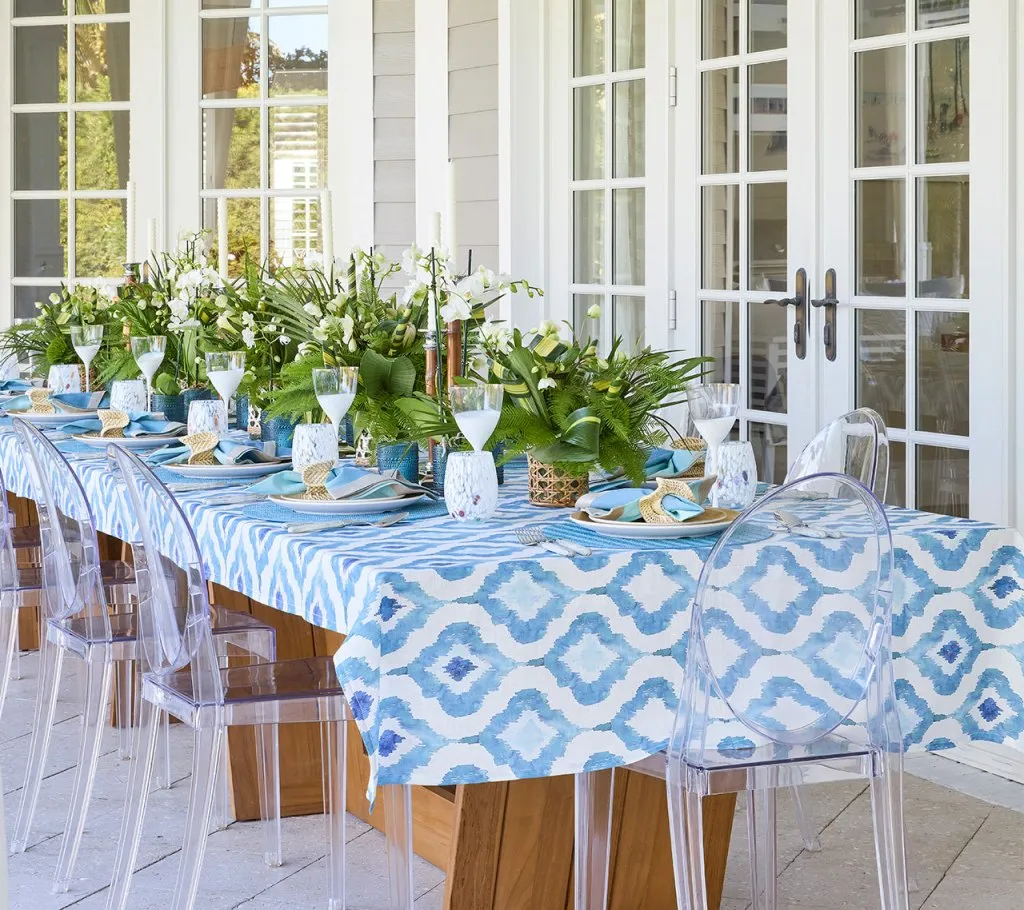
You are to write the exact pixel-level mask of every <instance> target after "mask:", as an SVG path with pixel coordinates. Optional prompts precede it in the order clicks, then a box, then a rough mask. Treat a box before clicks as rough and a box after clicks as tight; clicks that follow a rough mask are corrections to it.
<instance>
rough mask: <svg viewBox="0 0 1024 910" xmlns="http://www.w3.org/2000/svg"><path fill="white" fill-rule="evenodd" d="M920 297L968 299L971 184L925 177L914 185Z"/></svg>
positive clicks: (951, 178) (958, 180)
mask: <svg viewBox="0 0 1024 910" xmlns="http://www.w3.org/2000/svg"><path fill="white" fill-rule="evenodd" d="M917 219H918V234H919V236H920V237H921V238H922V240H923V242H922V243H921V244H920V246H919V250H918V257H919V258H918V263H917V276H918V281H917V294H918V296H919V297H946V298H953V299H960V298H967V297H970V291H971V289H970V277H971V181H970V178H969V177H924V178H921V179H920V180H918V182H917Z"/></svg>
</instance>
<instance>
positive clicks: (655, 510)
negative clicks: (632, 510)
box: [640, 477, 697, 525]
mask: <svg viewBox="0 0 1024 910" xmlns="http://www.w3.org/2000/svg"><path fill="white" fill-rule="evenodd" d="M666 496H678V497H679V498H680V499H686V500H689V501H690V502H696V501H697V500H696V498H695V497H694V495H693V490H691V489H690V485H689V483H687V482H686V481H685V480H672V479H671V478H666V477H659V478H658V486H657V488H656V489H655V491H654V492H653V493H651V495H650V496H645V497H644V498H643V499H641V500H640V517H641V518H643V520H644V521H645V522H647V524H651V525H671V524H676V523H677V521H678V520H677V519H675V518H673V517H672V516H671V515H669V514H668V512H666V511H665V509H664V508H663V507H662V504H661V502H662V500H663V499H664V498H665V497H666Z"/></svg>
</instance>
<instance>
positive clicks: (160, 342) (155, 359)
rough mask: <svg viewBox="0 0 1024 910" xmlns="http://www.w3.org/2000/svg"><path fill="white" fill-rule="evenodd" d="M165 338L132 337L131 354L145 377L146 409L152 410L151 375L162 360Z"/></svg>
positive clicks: (156, 336)
mask: <svg viewBox="0 0 1024 910" xmlns="http://www.w3.org/2000/svg"><path fill="white" fill-rule="evenodd" d="M166 351H167V339H166V338H165V337H164V336H163V335H142V336H140V337H138V338H132V356H133V357H134V358H135V362H136V363H137V364H138V365H139V369H140V370H141V371H142V375H143V376H145V377H146V409H147V410H148V411H150V412H152V410H153V377H154V376H156V371H157V370H159V369H160V364H162V363H163V362H164V354H165V353H166Z"/></svg>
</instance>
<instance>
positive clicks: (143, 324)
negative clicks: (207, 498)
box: [101, 232, 227, 411]
mask: <svg viewBox="0 0 1024 910" xmlns="http://www.w3.org/2000/svg"><path fill="white" fill-rule="evenodd" d="M205 244H206V234H205V232H200V233H195V234H187V235H185V236H184V237H183V238H182V240H181V243H180V245H179V248H178V249H177V250H176V251H175V252H173V253H162V254H160V255H159V256H157V257H156V261H155V262H153V263H152V269H151V274H150V279H149V281H146V282H136V283H130V284H126V285H125V286H124V287H123V288H122V289H121V294H120V296H119V298H118V301H117V305H116V307H115V308H114V313H115V315H116V318H117V319H119V320H120V321H121V322H122V323H123V325H124V334H125V335H126V336H127V337H128V338H131V337H136V338H137V337H142V336H145V335H163V336H165V337H166V338H167V349H166V353H165V356H164V361H163V363H162V364H161V365H160V369H159V370H158V371H157V374H156V376H155V377H154V379H153V388H154V390H155V391H156V392H157V393H158V394H160V395H161V396H164V399H165V400H164V401H163V404H164V405H166V406H172V404H173V406H175V407H177V404H179V403H180V402H175V403H172V402H170V401H167V400H166V399H171V398H178V396H181V395H182V394H183V393H187V394H186V395H185V398H196V397H203V396H204V393H205V395H207V396H208V394H209V393H208V392H205V390H203V389H202V384H203V380H204V377H205V372H206V370H205V362H204V356H203V355H204V353H205V351H206V350H207V348H208V346H209V344H210V341H211V339H212V338H213V336H214V334H215V332H216V330H217V321H218V318H219V317H220V315H221V313H222V311H223V310H224V308H225V307H226V305H227V294H226V290H225V286H224V281H223V280H222V279H221V277H220V275H218V274H217V271H216V270H215V269H213V268H211V267H210V265H209V260H208V259H207V256H206V249H205ZM136 375H138V367H137V365H136V364H135V359H134V357H133V356H132V353H131V346H130V343H127V344H125V345H124V347H123V348H121V349H120V350H118V351H117V353H116V354H114V355H112V356H111V357H110V359H109V360H108V362H107V364H106V365H105V367H104V370H103V372H102V374H101V378H103V379H105V380H107V381H109V380H112V379H125V378H129V377H133V376H136ZM181 406H182V408H184V409H185V410H186V411H187V402H185V403H181Z"/></svg>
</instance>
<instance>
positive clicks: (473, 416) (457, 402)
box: [448, 384, 505, 452]
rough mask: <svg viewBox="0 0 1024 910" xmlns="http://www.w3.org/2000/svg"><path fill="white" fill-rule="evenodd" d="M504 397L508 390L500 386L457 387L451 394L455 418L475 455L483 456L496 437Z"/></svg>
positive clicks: (449, 392) (449, 394) (450, 390)
mask: <svg viewBox="0 0 1024 910" xmlns="http://www.w3.org/2000/svg"><path fill="white" fill-rule="evenodd" d="M504 393H505V387H504V386H502V385H497V384H494V385H482V384H481V385H454V386H452V387H451V388H450V389H449V390H448V396H449V398H450V399H451V404H452V416H453V417H454V418H455V422H456V423H457V424H458V425H459V429H460V430H461V431H462V435H463V436H465V437H466V441H467V442H468V443H469V444H470V445H471V446H472V447H473V451H474V452H482V451H483V450H484V446H485V445H487V440H488V439H490V438H491V435H492V434H493V433H494V428H495V427H496V426H497V425H498V419H499V418H500V417H501V401H502V397H503V396H504Z"/></svg>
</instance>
